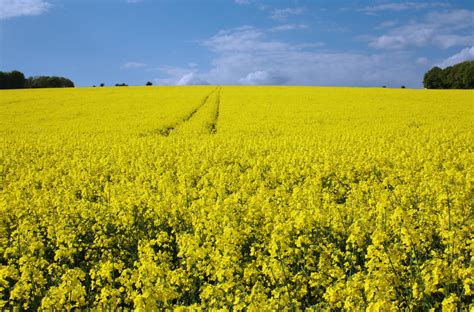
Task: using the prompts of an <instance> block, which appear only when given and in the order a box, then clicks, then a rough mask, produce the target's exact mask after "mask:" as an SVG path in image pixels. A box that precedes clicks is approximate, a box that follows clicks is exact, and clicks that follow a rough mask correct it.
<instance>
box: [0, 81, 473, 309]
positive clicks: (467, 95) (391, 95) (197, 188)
mask: <svg viewBox="0 0 474 312" xmlns="http://www.w3.org/2000/svg"><path fill="white" fill-rule="evenodd" d="M473 98H474V92H473V91H455V90H444V91H438V90H401V89H382V88H380V89H362V88H322V87H321V88H315V87H227V86H224V87H218V86H202V87H129V88H82V89H43V90H36V89H30V90H12V91H0V137H1V140H2V149H1V155H0V173H1V176H0V179H1V180H0V187H1V189H0V192H1V198H0V216H1V218H0V309H4V310H13V311H20V310H35V309H41V310H45V311H50V310H63V309H64V310H74V309H79V310H104V309H107V310H116V309H120V310H121V309H124V310H137V311H154V310H178V311H196V310H203V311H208V310H209V311H211V310H234V311H243V310H248V311H284V310H289V311H299V310H310V311H311V310H314V311H339V310H346V311H362V310H368V311H390V310H406V311H427V310H432V311H439V310H443V311H459V310H465V311H467V310H472V309H474V305H473V304H472V301H473V292H474V285H473V284H474V236H473V233H474V162H473V152H474V146H473V142H474V133H473V125H474V111H473V108H474V106H473Z"/></svg>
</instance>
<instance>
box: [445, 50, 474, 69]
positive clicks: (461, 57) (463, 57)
mask: <svg viewBox="0 0 474 312" xmlns="http://www.w3.org/2000/svg"><path fill="white" fill-rule="evenodd" d="M468 60H474V46H472V47H470V48H465V49H462V50H461V51H460V52H458V53H456V54H454V55H452V56H450V57H448V58H447V59H445V60H443V61H442V62H440V63H438V64H437V66H439V67H441V68H445V67H448V66H452V65H455V64H457V63H461V62H464V61H468Z"/></svg>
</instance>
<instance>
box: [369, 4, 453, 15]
mask: <svg viewBox="0 0 474 312" xmlns="http://www.w3.org/2000/svg"><path fill="white" fill-rule="evenodd" d="M448 6H449V5H448V4H446V3H441V2H391V3H383V4H378V5H373V6H367V7H365V8H363V9H362V10H361V11H363V12H365V13H366V14H376V13H379V12H382V11H397V12H399V11H405V10H422V9H431V8H439V7H448Z"/></svg>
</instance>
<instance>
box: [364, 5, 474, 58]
mask: <svg viewBox="0 0 474 312" xmlns="http://www.w3.org/2000/svg"><path fill="white" fill-rule="evenodd" d="M473 20H474V11H469V10H450V11H446V12H434V13H429V14H427V15H425V16H424V17H423V18H422V19H421V20H420V21H412V22H410V23H408V24H405V25H402V26H398V27H394V28H391V29H389V30H388V32H387V33H385V34H383V35H381V36H378V37H370V38H369V46H370V47H372V48H375V49H387V50H397V49H405V48H409V47H424V46H428V45H434V46H437V47H440V48H443V49H447V48H450V47H454V46H466V45H470V44H472V43H474V35H473V33H472V21H473Z"/></svg>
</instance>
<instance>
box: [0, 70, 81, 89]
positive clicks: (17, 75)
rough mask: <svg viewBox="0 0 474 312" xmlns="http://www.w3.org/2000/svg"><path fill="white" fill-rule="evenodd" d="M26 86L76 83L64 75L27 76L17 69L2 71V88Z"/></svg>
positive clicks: (62, 86) (72, 84)
mask: <svg viewBox="0 0 474 312" xmlns="http://www.w3.org/2000/svg"><path fill="white" fill-rule="evenodd" d="M24 88H74V83H73V82H72V81H71V80H70V79H68V78H64V77H57V76H34V77H29V78H25V75H24V74H23V73H22V72H20V71H17V70H14V71H11V72H2V71H0V89H24Z"/></svg>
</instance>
